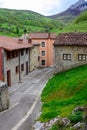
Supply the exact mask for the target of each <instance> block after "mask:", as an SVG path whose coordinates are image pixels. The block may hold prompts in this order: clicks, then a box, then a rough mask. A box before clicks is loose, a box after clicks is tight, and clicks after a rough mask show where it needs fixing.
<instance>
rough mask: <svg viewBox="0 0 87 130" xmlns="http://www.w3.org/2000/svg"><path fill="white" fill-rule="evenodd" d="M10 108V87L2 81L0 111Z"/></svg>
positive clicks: (0, 84)
mask: <svg viewBox="0 0 87 130" xmlns="http://www.w3.org/2000/svg"><path fill="white" fill-rule="evenodd" d="M8 108H9V99H8V87H7V84H6V83H3V82H1V81H0V111H4V110H6V109H8Z"/></svg>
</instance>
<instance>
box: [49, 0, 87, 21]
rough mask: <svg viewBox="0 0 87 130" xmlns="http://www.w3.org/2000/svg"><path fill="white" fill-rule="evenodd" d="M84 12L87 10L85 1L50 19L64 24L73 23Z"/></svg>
mask: <svg viewBox="0 0 87 130" xmlns="http://www.w3.org/2000/svg"><path fill="white" fill-rule="evenodd" d="M84 10H87V2H86V1H85V0H79V1H78V2H76V3H75V4H74V5H71V6H70V7H69V8H68V9H67V10H65V11H63V12H61V13H59V14H55V15H52V16H49V17H50V18H53V19H57V20H61V21H63V22H71V21H72V20H73V19H74V18H76V16H78V15H79V14H80V13H81V12H83V11H84Z"/></svg>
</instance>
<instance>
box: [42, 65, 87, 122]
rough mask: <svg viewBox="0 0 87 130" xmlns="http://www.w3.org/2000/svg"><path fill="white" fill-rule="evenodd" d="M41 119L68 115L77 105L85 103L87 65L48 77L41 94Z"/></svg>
mask: <svg viewBox="0 0 87 130" xmlns="http://www.w3.org/2000/svg"><path fill="white" fill-rule="evenodd" d="M41 100H42V114H41V117H40V120H41V121H48V120H50V119H51V118H54V117H56V116H58V115H60V116H62V117H69V116H70V114H71V113H72V110H73V109H74V108H75V107H77V106H82V105H86V104H87V65H84V66H80V67H76V68H73V69H71V70H68V71H65V72H61V73H58V74H56V75H55V76H54V77H53V78H52V79H49V81H48V83H47V85H46V87H45V88H44V90H43V92H42V95H41Z"/></svg>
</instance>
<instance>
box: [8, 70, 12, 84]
mask: <svg viewBox="0 0 87 130" xmlns="http://www.w3.org/2000/svg"><path fill="white" fill-rule="evenodd" d="M7 84H8V86H11V71H10V70H8V71H7Z"/></svg>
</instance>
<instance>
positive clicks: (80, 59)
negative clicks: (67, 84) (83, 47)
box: [78, 54, 86, 61]
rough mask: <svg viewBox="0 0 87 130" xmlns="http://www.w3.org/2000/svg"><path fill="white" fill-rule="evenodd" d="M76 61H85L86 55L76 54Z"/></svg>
mask: <svg viewBox="0 0 87 130" xmlns="http://www.w3.org/2000/svg"><path fill="white" fill-rule="evenodd" d="M84 56H85V57H84ZM84 58H85V59H84ZM78 61H86V54H78Z"/></svg>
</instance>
